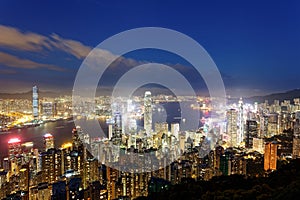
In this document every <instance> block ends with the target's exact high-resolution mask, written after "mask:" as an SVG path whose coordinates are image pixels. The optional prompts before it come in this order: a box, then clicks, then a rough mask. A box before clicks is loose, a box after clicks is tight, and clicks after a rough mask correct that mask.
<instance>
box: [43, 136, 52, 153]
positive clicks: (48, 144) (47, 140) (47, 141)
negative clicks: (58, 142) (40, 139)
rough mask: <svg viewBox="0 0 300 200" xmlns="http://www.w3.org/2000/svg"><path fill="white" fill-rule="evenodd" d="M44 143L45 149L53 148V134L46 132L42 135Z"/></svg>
mask: <svg viewBox="0 0 300 200" xmlns="http://www.w3.org/2000/svg"><path fill="white" fill-rule="evenodd" d="M44 144H45V151H48V149H53V148H54V138H53V135H51V134H50V133H46V134H45V135H44Z"/></svg>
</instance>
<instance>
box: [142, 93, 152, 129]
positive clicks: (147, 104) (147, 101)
mask: <svg viewBox="0 0 300 200" xmlns="http://www.w3.org/2000/svg"><path fill="white" fill-rule="evenodd" d="M144 109H145V110H144V129H145V130H146V133H147V134H150V133H151V132H152V98H151V92H150V91H146V92H145V97H144Z"/></svg>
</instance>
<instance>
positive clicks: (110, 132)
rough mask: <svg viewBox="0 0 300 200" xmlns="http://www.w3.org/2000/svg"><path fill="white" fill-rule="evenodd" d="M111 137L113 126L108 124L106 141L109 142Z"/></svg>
mask: <svg viewBox="0 0 300 200" xmlns="http://www.w3.org/2000/svg"><path fill="white" fill-rule="evenodd" d="M112 136H113V125H112V124H108V139H109V140H111V138H112Z"/></svg>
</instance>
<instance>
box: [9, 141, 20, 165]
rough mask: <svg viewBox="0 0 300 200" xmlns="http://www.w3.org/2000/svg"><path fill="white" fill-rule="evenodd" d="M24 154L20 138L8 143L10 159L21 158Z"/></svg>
mask: <svg viewBox="0 0 300 200" xmlns="http://www.w3.org/2000/svg"><path fill="white" fill-rule="evenodd" d="M21 152H22V149H21V140H20V139H19V138H11V139H10V140H9V141H8V155H9V159H10V160H13V159H15V158H16V157H17V156H19V155H20V154H21Z"/></svg>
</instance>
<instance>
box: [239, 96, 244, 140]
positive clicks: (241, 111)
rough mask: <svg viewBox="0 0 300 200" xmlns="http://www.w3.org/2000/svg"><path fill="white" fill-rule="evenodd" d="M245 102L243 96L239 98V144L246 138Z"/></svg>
mask: <svg viewBox="0 0 300 200" xmlns="http://www.w3.org/2000/svg"><path fill="white" fill-rule="evenodd" d="M243 106H244V103H243V100H242V98H240V100H239V110H238V114H239V116H238V132H237V145H238V146H239V145H240V144H241V143H242V142H243V140H244V107H243Z"/></svg>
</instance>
